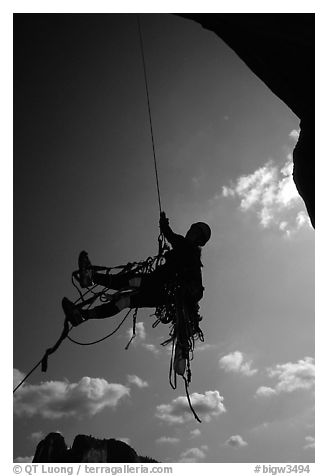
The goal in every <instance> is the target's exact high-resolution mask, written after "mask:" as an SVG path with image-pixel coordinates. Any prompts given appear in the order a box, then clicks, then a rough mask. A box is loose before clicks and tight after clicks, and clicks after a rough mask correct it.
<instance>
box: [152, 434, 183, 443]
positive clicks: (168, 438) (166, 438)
mask: <svg viewBox="0 0 328 476" xmlns="http://www.w3.org/2000/svg"><path fill="white" fill-rule="evenodd" d="M179 441H180V439H179V438H174V437H172V436H161V437H160V438H157V440H156V443H158V444H163V443H169V444H172V445H174V444H175V443H179Z"/></svg>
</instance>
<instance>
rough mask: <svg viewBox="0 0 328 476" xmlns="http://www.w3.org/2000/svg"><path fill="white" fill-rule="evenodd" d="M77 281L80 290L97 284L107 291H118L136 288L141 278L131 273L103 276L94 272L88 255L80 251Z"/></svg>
mask: <svg viewBox="0 0 328 476" xmlns="http://www.w3.org/2000/svg"><path fill="white" fill-rule="evenodd" d="M78 266H79V281H80V285H81V287H82V288H87V287H90V286H92V285H93V284H99V285H101V286H104V287H106V288H109V289H116V290H120V289H123V288H129V287H131V288H138V287H139V286H140V285H141V277H140V276H135V274H134V273H133V271H130V272H126V273H118V274H104V273H97V272H95V270H94V268H93V266H92V264H91V261H90V260H89V257H88V253H87V252H86V251H81V253H80V254H79V259H78Z"/></svg>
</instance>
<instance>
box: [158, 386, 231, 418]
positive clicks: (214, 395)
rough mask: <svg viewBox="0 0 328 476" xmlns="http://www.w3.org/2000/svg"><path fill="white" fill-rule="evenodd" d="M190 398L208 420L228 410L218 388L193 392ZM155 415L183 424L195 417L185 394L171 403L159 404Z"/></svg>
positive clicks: (195, 408)
mask: <svg viewBox="0 0 328 476" xmlns="http://www.w3.org/2000/svg"><path fill="white" fill-rule="evenodd" d="M190 400H191V403H192V406H193V408H194V410H195V412H196V413H197V414H198V415H199V417H200V418H202V419H203V420H204V421H206V422H209V421H210V420H211V419H212V418H215V417H218V416H219V415H221V413H224V412H225V411H226V409H225V406H224V405H223V400H224V398H223V397H222V396H221V395H220V393H219V392H218V391H217V390H214V391H211V390H209V391H207V392H205V394H200V393H193V394H192V395H190ZM155 416H156V417H157V418H159V419H160V420H163V421H165V422H166V423H169V424H175V423H176V424H182V423H186V422H187V421H191V420H193V418H194V417H193V415H192V413H191V411H190V408H189V404H188V400H187V397H184V396H180V397H177V398H175V399H174V400H172V402H171V403H168V404H162V405H158V406H157V407H156V413H155Z"/></svg>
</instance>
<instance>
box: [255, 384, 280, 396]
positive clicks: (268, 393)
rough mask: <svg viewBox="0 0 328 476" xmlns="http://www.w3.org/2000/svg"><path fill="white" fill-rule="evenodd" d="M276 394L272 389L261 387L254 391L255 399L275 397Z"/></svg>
mask: <svg viewBox="0 0 328 476" xmlns="http://www.w3.org/2000/svg"><path fill="white" fill-rule="evenodd" d="M276 393H277V392H276V391H275V389H274V388H272V387H265V386H262V387H259V388H258V389H257V390H256V394H255V395H256V396H257V397H271V395H276Z"/></svg>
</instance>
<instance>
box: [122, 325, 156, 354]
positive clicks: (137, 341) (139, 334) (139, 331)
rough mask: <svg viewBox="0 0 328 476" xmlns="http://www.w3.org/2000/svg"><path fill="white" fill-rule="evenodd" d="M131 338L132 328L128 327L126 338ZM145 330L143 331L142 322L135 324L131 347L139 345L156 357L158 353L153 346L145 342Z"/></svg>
mask: <svg viewBox="0 0 328 476" xmlns="http://www.w3.org/2000/svg"><path fill="white" fill-rule="evenodd" d="M132 336H133V327H130V329H128V330H127V337H128V339H129V340H130V339H131V338H132ZM146 338H147V335H146V329H145V324H144V323H143V322H137V323H136V335H135V337H134V338H133V341H132V342H133V345H134V346H135V345H141V347H142V348H144V349H146V350H148V351H149V352H152V353H153V354H155V355H158V354H159V353H160V351H159V350H158V349H157V348H156V347H155V345H154V344H149V343H147V342H146Z"/></svg>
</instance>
